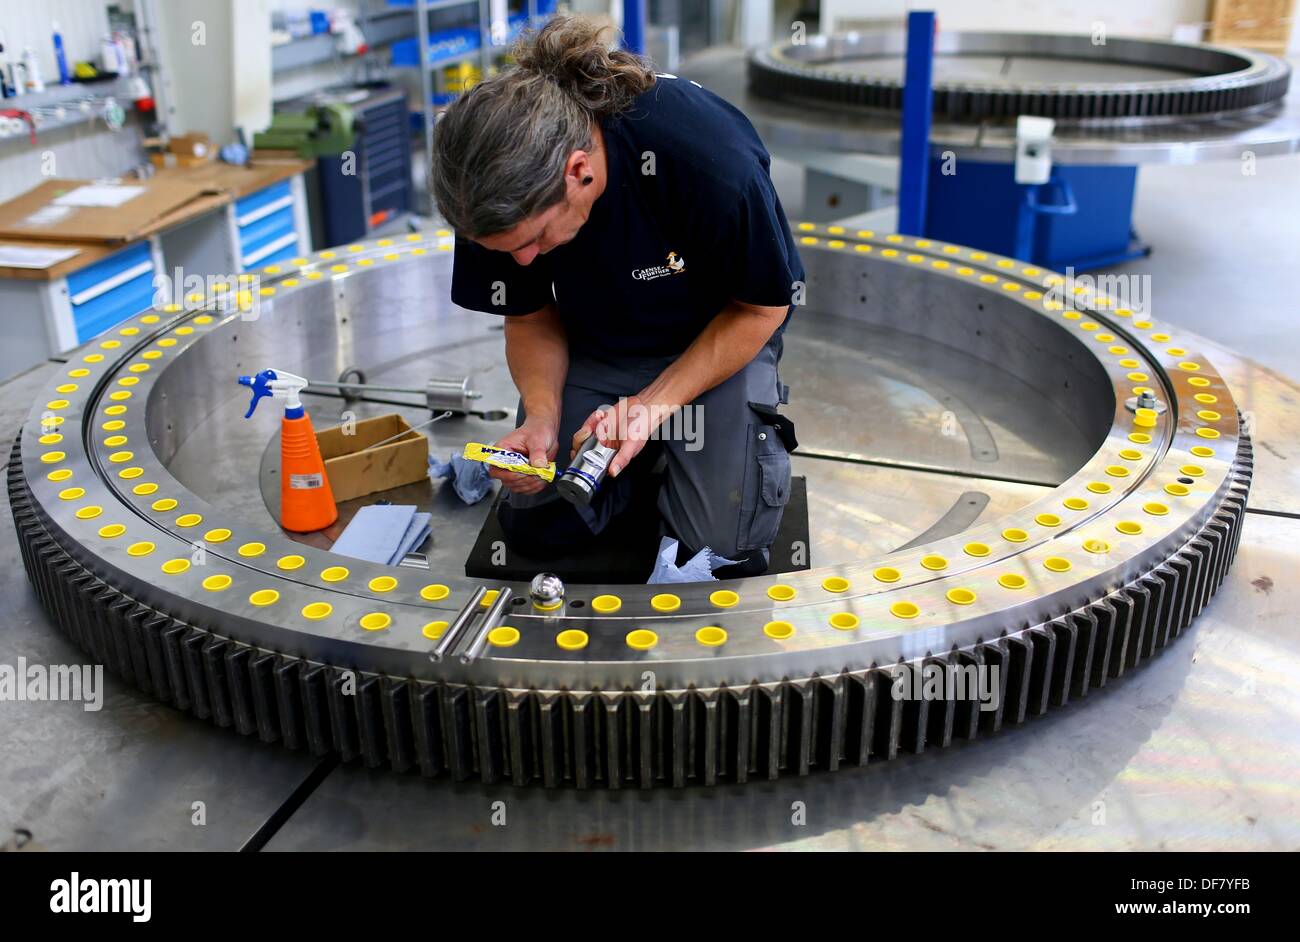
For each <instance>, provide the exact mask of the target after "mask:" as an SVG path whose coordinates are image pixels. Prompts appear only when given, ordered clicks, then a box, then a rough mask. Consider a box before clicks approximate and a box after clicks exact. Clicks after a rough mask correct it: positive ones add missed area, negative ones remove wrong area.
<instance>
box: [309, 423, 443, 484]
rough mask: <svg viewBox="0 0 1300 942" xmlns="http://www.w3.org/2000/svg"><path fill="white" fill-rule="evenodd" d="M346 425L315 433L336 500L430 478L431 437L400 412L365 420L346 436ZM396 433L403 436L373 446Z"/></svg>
mask: <svg viewBox="0 0 1300 942" xmlns="http://www.w3.org/2000/svg"><path fill="white" fill-rule="evenodd" d="M344 428H345V426H341V425H340V426H336V427H335V428H327V429H323V430H321V431H319V432H317V433H316V442H317V444H319V445H320V455H321V457H322V458H323V459H325V474H326V476H327V477H329V479H330V488H331V489H332V490H333V491H334V500H335V501H336V502H339V503H341V502H343V501H345V500H352V499H353V498H355V497H364V496H365V495H367V494H374V493H376V492H378V491H386V490H388V489H389V488H393V487H400V486H401V485H403V484H414V483H415V482H416V481H419V480H422V479H426V478H428V477H429V439H428V438H426V437H425V436H423V435H421V434H420V433H419V432H416V431H413V430H412V429H411V426H410V425H408V424H407V422H406V420H405V419H403V418H402V417H401V416H400V415H397V414H395V413H394V414H389V415H380V416H376V417H375V418H373V419H362V420H361V421H360V422H358V423H357V424H356V427H355V428H354V429H353V434H351V435H344V434H343V429H344ZM402 433H405V434H402ZM394 435H400V436H401V437H399V438H395V439H393V441H391V442H389V443H388V444H386V445H380V446H379V447H378V448H371V447H370V446H371V445H375V444H378V443H379V442H382V441H384V440H385V439H387V438H390V437H392V436H394ZM365 449H370V450H368V451H366V450H365Z"/></svg>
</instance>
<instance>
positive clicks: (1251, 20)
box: [1209, 0, 1295, 56]
mask: <svg viewBox="0 0 1300 942" xmlns="http://www.w3.org/2000/svg"><path fill="white" fill-rule="evenodd" d="M1294 15H1295V0H1214V10H1213V12H1212V14H1211V23H1210V37H1209V41H1210V42H1212V43H1219V44H1221V45H1224V46H1245V47H1246V48H1247V49H1258V50H1260V51H1261V52H1269V53H1272V54H1273V55H1275V56H1280V55H1285V54H1286V50H1287V47H1288V46H1289V45H1290V42H1291V24H1292V22H1293V20H1294Z"/></svg>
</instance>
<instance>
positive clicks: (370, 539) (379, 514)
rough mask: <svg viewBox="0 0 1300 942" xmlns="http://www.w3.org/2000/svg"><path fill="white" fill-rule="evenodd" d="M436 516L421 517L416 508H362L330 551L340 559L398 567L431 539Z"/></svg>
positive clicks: (380, 505) (378, 506) (377, 506)
mask: <svg viewBox="0 0 1300 942" xmlns="http://www.w3.org/2000/svg"><path fill="white" fill-rule="evenodd" d="M432 519H433V516H432V514H426V513H417V512H416V510H415V507H414V505H401V504H374V505H371V506H369V507H362V508H361V509H360V510H358V511H357V512H356V515H355V516H354V517H353V518H352V519H351V520H350V521H349V522H348V525H347V526H346V527H345V528H344V530H343V532H342V533H341V534H339V538H338V539H337V540H335V541H334V545H333V546H332V547H331V548H330V551H331V552H334V553H338V554H339V555H340V556H351V557H352V558H353V559H364V560H367V561H369V562H372V563H383V564H386V565H390V566H396V565H397V564H398V563H400V562H401V561H402V557H403V556H405V555H406V554H407V553H409V552H411V551H412V550H414V549H415V548H416V547H418V546H419V545H420V544H421V543H423V542H424V541H425V540H426V539H427V538H428V536H429V532H430V529H429V523H430V521H431V520H432Z"/></svg>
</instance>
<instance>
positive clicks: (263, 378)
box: [239, 370, 276, 419]
mask: <svg viewBox="0 0 1300 942" xmlns="http://www.w3.org/2000/svg"><path fill="white" fill-rule="evenodd" d="M274 379H276V375H275V370H262V372H260V373H258V374H257V375H256V376H241V377H239V385H241V386H247V387H248V388H249V389H251V390H253V398H252V401H250V402H249V403H248V411H247V412H245V413H244V418H246V419H248V418H252V416H253V410H254V409H256V408H257V403H258V400H260V399H261V398H262V397H263V396H270V395H272V391H271V381H272V380H274Z"/></svg>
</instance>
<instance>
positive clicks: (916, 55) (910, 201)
mask: <svg viewBox="0 0 1300 942" xmlns="http://www.w3.org/2000/svg"><path fill="white" fill-rule="evenodd" d="M933 83H934V11H933V10H914V11H912V12H911V13H909V14H908V15H907V66H906V70H905V72H904V81H903V140H902V143H901V145H900V146H899V154H898V231H899V232H901V233H903V234H904V235H913V236H923V235H925V199H926V185H927V182H928V180H929V176H930V121H931V117H932V115H933V111H934V101H933V95H932V88H933Z"/></svg>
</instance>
